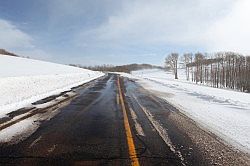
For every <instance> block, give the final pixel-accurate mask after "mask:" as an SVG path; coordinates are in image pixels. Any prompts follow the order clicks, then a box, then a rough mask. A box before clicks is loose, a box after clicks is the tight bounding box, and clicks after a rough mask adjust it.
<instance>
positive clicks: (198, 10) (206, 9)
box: [77, 0, 250, 53]
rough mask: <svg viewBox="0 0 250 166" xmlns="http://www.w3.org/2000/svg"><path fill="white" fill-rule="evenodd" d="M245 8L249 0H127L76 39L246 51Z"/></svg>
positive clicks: (249, 16)
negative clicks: (121, 6)
mask: <svg viewBox="0 0 250 166" xmlns="http://www.w3.org/2000/svg"><path fill="white" fill-rule="evenodd" d="M249 9H250V1H249V0H220V1H218V0H193V1H190V0H179V1H176V0H168V1H167V0H155V1H148V0H135V1H127V2H126V3H124V5H123V8H122V9H121V10H120V12H119V13H116V14H113V15H110V16H109V17H108V19H107V20H106V21H105V22H104V23H103V24H101V25H100V26H98V27H97V28H95V29H91V30H89V31H83V32H82V33H81V35H80V36H79V37H78V40H77V41H79V43H85V45H88V42H93V43H95V42H96V43H99V45H101V46H105V45H107V43H109V44H108V45H114V46H116V45H117V46H120V45H128V44H132V45H140V46H141V45H155V44H156V45H157V44H160V45H164V44H165V45H166V46H167V45H175V46H178V47H179V48H181V47H192V46H194V47H196V48H201V49H203V50H207V51H220V50H225V51H226V50H231V51H239V52H249V53H250V47H249V46H248V40H249V39H250V22H249V20H250V10H249Z"/></svg>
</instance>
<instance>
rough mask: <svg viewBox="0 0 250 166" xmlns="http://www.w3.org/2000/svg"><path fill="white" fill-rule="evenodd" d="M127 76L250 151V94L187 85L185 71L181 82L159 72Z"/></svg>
mask: <svg viewBox="0 0 250 166" xmlns="http://www.w3.org/2000/svg"><path fill="white" fill-rule="evenodd" d="M124 76H128V77H133V78H137V79H138V82H139V83H140V84H141V85H142V86H143V87H145V88H146V89H148V90H151V91H153V92H154V93H156V94H157V95H158V96H159V97H161V98H164V99H166V100H167V101H168V102H170V103H172V104H173V105H175V106H176V107H177V108H179V109H180V110H181V111H182V112H183V113H185V114H186V115H188V116H189V117H190V118H192V119H194V120H195V121H196V122H198V124H199V125H200V126H201V127H202V128H205V129H208V130H209V131H212V132H213V133H215V134H216V135H218V136H220V137H221V138H222V139H224V140H225V141H226V142H228V143H230V144H231V145H234V146H235V147H237V148H240V149H241V150H243V151H245V152H247V153H249V152H250V94H248V93H242V92H235V91H232V90H225V89H216V88H211V87H206V86H202V85H196V84H194V83H191V82H187V81H185V72H184V70H181V71H180V75H179V80H174V76H173V74H172V73H169V72H168V73H167V72H164V71H162V70H158V69H153V70H140V71H134V72H132V75H129V74H124Z"/></svg>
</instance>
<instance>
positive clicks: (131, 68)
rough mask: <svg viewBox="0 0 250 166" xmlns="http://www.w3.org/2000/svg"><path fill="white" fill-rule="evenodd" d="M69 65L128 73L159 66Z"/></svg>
mask: <svg viewBox="0 0 250 166" xmlns="http://www.w3.org/2000/svg"><path fill="white" fill-rule="evenodd" d="M70 65H71V66H76V67H80V68H84V69H89V70H94V71H102V72H125V73H130V72H131V71H135V70H142V69H152V68H160V69H163V68H162V67H160V66H154V65H150V64H128V65H120V66H114V65H106V64H104V65H96V66H82V65H74V64H70Z"/></svg>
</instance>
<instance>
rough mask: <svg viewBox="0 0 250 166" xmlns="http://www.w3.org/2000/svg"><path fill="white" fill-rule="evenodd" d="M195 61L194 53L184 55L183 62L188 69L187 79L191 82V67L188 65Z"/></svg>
mask: <svg viewBox="0 0 250 166" xmlns="http://www.w3.org/2000/svg"><path fill="white" fill-rule="evenodd" d="M192 61H193V54H192V53H185V54H183V62H184V65H185V68H186V78H187V80H189V73H190V71H189V67H187V64H189V63H192Z"/></svg>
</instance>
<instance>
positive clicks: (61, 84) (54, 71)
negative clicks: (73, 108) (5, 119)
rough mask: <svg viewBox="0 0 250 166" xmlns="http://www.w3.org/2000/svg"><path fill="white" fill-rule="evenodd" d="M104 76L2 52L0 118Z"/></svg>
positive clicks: (0, 61) (0, 56)
mask: <svg viewBox="0 0 250 166" xmlns="http://www.w3.org/2000/svg"><path fill="white" fill-rule="evenodd" d="M102 75H103V73H101V72H95V71H90V70H85V69H80V68H76V67H71V66H67V65H61V64H55V63H49V62H44V61H38V60H32V59H27V58H19V57H11V56H4V55H0V117H2V116H5V115H6V114H7V113H9V112H11V111H13V110H16V109H19V108H22V107H24V106H26V105H27V104H30V103H32V102H35V101H37V100H40V99H42V98H45V97H48V96H51V95H54V94H58V93H60V92H62V91H67V90H69V89H70V88H72V87H74V86H78V85H80V84H83V83H85V82H88V81H91V80H93V79H95V78H98V77H100V76H102Z"/></svg>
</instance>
